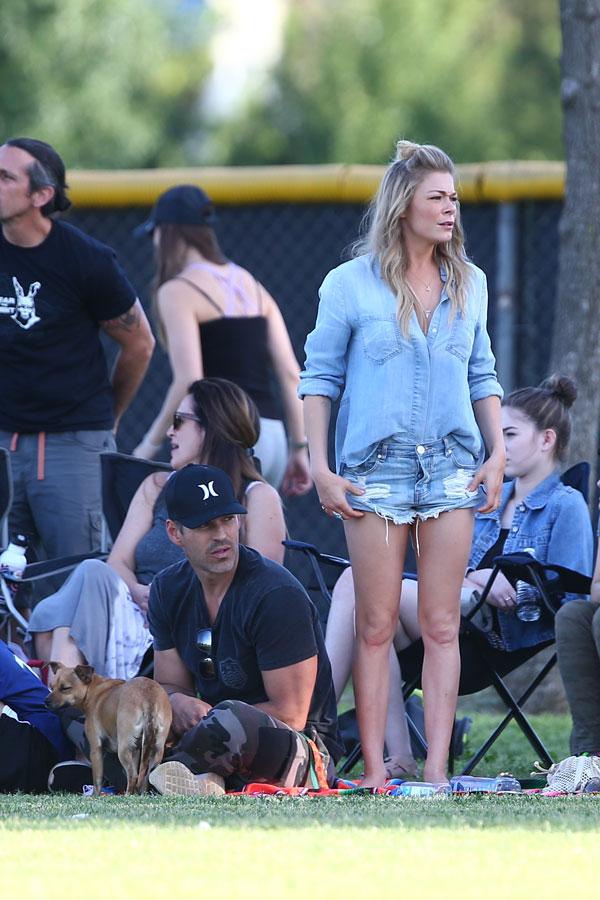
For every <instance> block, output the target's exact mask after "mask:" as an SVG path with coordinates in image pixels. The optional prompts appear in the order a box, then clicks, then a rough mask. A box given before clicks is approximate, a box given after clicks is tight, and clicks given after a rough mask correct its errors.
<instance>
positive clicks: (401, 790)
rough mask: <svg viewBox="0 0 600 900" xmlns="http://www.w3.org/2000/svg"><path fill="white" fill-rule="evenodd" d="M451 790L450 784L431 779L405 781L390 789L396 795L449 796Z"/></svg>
mask: <svg viewBox="0 0 600 900" xmlns="http://www.w3.org/2000/svg"><path fill="white" fill-rule="evenodd" d="M450 792H451V791H450V785H448V784H442V785H440V784H432V783H431V782H429V781H403V782H402V783H401V784H398V785H397V786H394V787H393V788H392V789H391V791H390V793H391V794H392V795H393V796H394V797H447V796H448V795H449V794H450Z"/></svg>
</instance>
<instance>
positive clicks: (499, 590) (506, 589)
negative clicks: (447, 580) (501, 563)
mask: <svg viewBox="0 0 600 900" xmlns="http://www.w3.org/2000/svg"><path fill="white" fill-rule="evenodd" d="M491 574H492V569H476V570H475V571H474V572H469V576H468V578H466V579H465V585H466V586H468V587H471V586H473V587H475V588H476V589H477V590H478V591H479V592H480V593H481V591H482V590H483V589H484V587H485V586H486V584H487V583H488V580H489V578H490V575H491ZM486 603H489V604H490V606H496V607H497V608H498V609H505V610H512V609H514V608H515V606H516V605H517V601H516V593H515V589H514V587H513V586H512V584H511V583H510V581H508V580H507V579H506V578H505V576H504V575H503V574H502V572H498V574H497V575H496V577H495V579H494V583H493V585H492V587H491V589H490V592H489V594H488V595H487V597H486Z"/></svg>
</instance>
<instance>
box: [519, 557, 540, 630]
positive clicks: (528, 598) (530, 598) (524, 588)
mask: <svg viewBox="0 0 600 900" xmlns="http://www.w3.org/2000/svg"><path fill="white" fill-rule="evenodd" d="M523 553H529V554H530V556H532V557H533V559H535V551H534V549H533V548H532V547H527V548H526V549H525V550H523ZM515 590H516V594H517V596H516V601H517V607H516V609H515V615H516V617H517V619H519V621H521V622H537V621H538V619H539V617H540V616H541V614H542V606H541V603H540V599H541V598H540V592H539V591H538V589H537V588H536V587H534V586H533V585H532V584H528V583H527V582H526V581H521V580H520V579H519V581H517V583H516V585H515Z"/></svg>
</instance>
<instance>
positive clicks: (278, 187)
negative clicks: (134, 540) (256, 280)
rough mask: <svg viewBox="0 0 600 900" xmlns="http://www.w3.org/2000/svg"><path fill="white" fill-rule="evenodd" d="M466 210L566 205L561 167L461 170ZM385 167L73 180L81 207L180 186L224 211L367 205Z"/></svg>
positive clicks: (75, 175)
mask: <svg viewBox="0 0 600 900" xmlns="http://www.w3.org/2000/svg"><path fill="white" fill-rule="evenodd" d="M457 168H458V174H459V190H460V196H461V199H462V200H463V201H464V202H465V203H498V202H511V201H518V200H560V199H562V197H563V194H564V180H565V167H564V163H562V162H527V161H518V160H517V161H511V162H488V163H469V164H465V165H459V166H458V167H457ZM383 172H384V168H383V167H382V166H359V165H342V164H335V165H323V166H273V167H259V166H257V167H252V166H249V167H238V168H236V167H231V168H202V169H142V170H114V171H77V170H73V171H72V172H70V173H69V184H70V186H71V191H70V195H71V198H72V199H73V202H74V203H75V204H76V205H77V206H82V207H103V208H106V207H121V206H150V205H152V204H153V203H154V201H155V200H156V198H157V197H158V195H159V194H161V193H162V192H163V191H164V190H166V189H167V188H169V187H172V186H173V185H175V184H199V185H201V186H202V187H203V188H204V189H205V190H206V191H207V192H208V193H209V194H210V196H211V197H212V198H213V200H214V201H215V203H217V204H225V205H240V204H242V205H245V204H252V203H323V202H336V203H366V202H367V201H368V200H370V198H371V197H372V196H373V194H374V193H375V191H376V190H377V185H378V184H379V181H380V180H381V177H382V175H383Z"/></svg>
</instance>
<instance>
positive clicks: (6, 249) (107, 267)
mask: <svg viewBox="0 0 600 900" xmlns="http://www.w3.org/2000/svg"><path fill="white" fill-rule="evenodd" d="M66 187H67V186H66V183H65V167H64V163H63V161H62V159H61V158H60V156H59V155H58V153H57V152H56V150H54V149H53V148H52V147H51V146H50V145H49V144H46V143H44V142H43V141H38V140H35V139H33V138H15V139H13V140H8V141H6V143H5V144H3V145H2V146H0V389H1V391H2V404H1V405H0V446H2V447H6V448H7V449H8V450H10V458H11V464H12V477H13V486H14V500H13V505H12V510H11V520H10V528H11V531H12V532H18V533H21V534H26V535H29V536H30V543H31V545H32V547H33V548H34V549H35V550H40V549H41V550H43V554H44V555H46V556H47V557H49V558H54V557H58V556H67V555H70V554H75V553H87V552H89V551H91V550H94V549H97V547H98V546H99V538H100V520H101V491H100V465H99V453H100V452H101V451H103V450H114V449H115V438H114V434H115V431H116V429H117V426H118V423H119V420H120V418H121V416H122V415H123V413H124V411H125V410H126V409H127V407H128V405H129V403H130V402H131V400H132V399H133V396H134V394H135V392H136V391H137V389H138V387H139V385H140V383H141V381H142V379H143V377H144V374H145V372H146V369H147V367H148V364H149V362H150V357H151V355H152V350H153V347H154V338H153V336H152V332H151V330H150V326H149V324H148V320H147V319H146V316H145V313H144V311H143V309H142V306H141V304H140V301H139V300H138V299H137V297H136V294H135V291H134V289H133V287H132V286H131V284H130V283H129V281H128V280H127V278H126V276H125V274H124V272H123V270H122V269H121V267H120V265H119V263H118V262H117V259H116V257H115V254H114V252H113V251H112V250H111V249H110V248H109V247H107V246H106V245H104V244H101V243H100V242H99V241H96V240H94V239H93V238H91V237H89V236H88V235H86V234H84V233H83V232H82V231H80V230H79V229H77V228H75V227H74V226H72V225H70V224H68V223H66V222H62V221H58V220H57V219H56V218H55V214H57V213H60V212H63V211H64V210H66V209H68V208H69V206H70V205H71V204H70V201H69V199H68V197H67V194H66ZM101 331H103V332H104V333H105V334H106V335H108V336H109V337H110V338H112V340H113V341H114V342H116V344H117V351H118V352H117V356H116V361H115V364H114V367H113V371H112V375H109V371H108V366H107V362H106V358H105V354H104V350H103V347H102V343H101V340H100V332H101ZM40 545H41V546H40ZM56 586H57V585H53V587H56ZM24 599H25V598H23V597H21V604H20V605H22V601H23V600H24Z"/></svg>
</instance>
